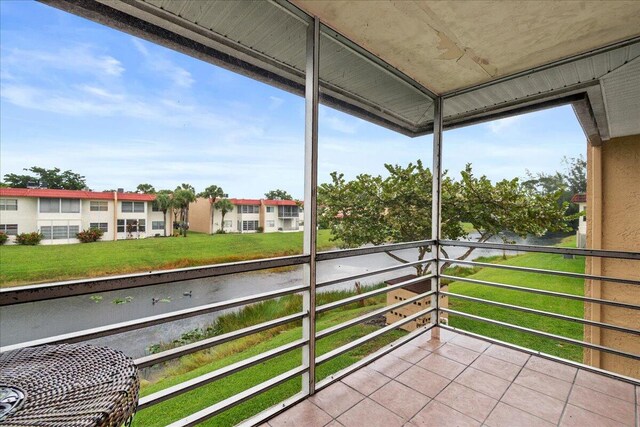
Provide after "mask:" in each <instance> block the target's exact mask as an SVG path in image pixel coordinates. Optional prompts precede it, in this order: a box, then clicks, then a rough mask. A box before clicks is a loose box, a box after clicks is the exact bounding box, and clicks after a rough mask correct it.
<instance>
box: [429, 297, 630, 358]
mask: <svg viewBox="0 0 640 427" xmlns="http://www.w3.org/2000/svg"><path fill="white" fill-rule="evenodd" d="M439 310H440V311H442V312H444V313H449V314H453V315H454V316H461V317H466V318H468V319H473V320H478V321H480V322H485V323H489V324H492V325H496V326H503V327H505V328H509V329H515V330H516V331H520V332H526V333H528V334H533V335H538V336H541V337H545V338H550V339H554V340H558V341H563V342H566V343H569V344H573V345H578V346H582V347H586V348H590V349H593V350H598V351H604V352H606V353H611V354H615V355H617V356H623V357H628V358H630V359H635V360H640V354H634V353H627V352H626V351H620V350H616V349H614V348H610V347H605V346H602V345H598V344H592V343H589V342H586V341H580V340H576V339H573V338H567V337H563V336H562V335H556V334H551V333H549V332H542V331H538V330H537V329H531V328H525V327H524V326H518V325H514V324H511V323H506V322H501V321H499V320H493V319H488V318H486V317H482V316H476V315H474V314H469V313H464V312H462V311H457V310H451V309H449V308H440V309H439Z"/></svg>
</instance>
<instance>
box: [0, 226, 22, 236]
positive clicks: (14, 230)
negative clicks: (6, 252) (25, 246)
mask: <svg viewBox="0 0 640 427" xmlns="http://www.w3.org/2000/svg"><path fill="white" fill-rule="evenodd" d="M0 231H2V232H3V233H4V234H6V235H7V236H17V235H18V224H0Z"/></svg>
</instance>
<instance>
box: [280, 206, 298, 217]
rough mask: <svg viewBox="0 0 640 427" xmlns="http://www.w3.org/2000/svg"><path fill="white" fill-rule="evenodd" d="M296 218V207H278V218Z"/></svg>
mask: <svg viewBox="0 0 640 427" xmlns="http://www.w3.org/2000/svg"><path fill="white" fill-rule="evenodd" d="M297 216H298V207H297V206H278V217H279V218H296V217H297Z"/></svg>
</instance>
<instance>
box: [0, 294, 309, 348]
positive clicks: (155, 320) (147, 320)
mask: <svg viewBox="0 0 640 427" xmlns="http://www.w3.org/2000/svg"><path fill="white" fill-rule="evenodd" d="M307 288H308V286H292V287H289V288H284V289H278V290H276V291H270V292H263V293H260V294H256V295H250V296H247V297H241V298H234V299H230V300H227V301H222V302H216V303H212V304H207V305H202V306H199V307H193V308H187V309H184V310H179V311H172V312H170V313H165V314H159V315H156V316H150V317H144V318H142V319H135V320H129V321H127V322H121V323H115V324H111V325H107V326H100V327H97V328H92V329H85V330H82V331H78V332H71V333H68V334H62V335H57V336H53V337H49V338H42V339H38V340H33V341H27V342H24V343H18V344H13V345H8V346H5V347H0V353H1V352H5V351H12V350H18V349H21V348H25V347H35V346H39V345H45V344H59V343H75V342H80V341H86V340H90V339H94V338H101V337H106V336H109V335H115V334H120V333H123V332H129V331H134V330H136V329H142V328H146V327H149V326H154V325H159V324H162V323H167V322H171V321H174V320H180V319H185V318H189V317H194V316H199V315H201V314H207V313H213V312H215V311H220V310H223V309H226V308H233V307H238V306H241V305H245V304H251V303H254V302H259V301H264V300H267V299H271V298H276V297H280V296H284V295H289V294H294V293H297V292H301V291H304V290H306V289H307Z"/></svg>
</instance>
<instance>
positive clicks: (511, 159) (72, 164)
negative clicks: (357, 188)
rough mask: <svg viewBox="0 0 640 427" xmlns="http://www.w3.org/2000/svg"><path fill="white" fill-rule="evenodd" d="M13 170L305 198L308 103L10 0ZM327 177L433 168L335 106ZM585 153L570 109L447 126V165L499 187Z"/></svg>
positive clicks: (324, 148) (0, 61) (3, 51)
mask: <svg viewBox="0 0 640 427" xmlns="http://www.w3.org/2000/svg"><path fill="white" fill-rule="evenodd" d="M0 19H1V22H0V28H1V29H0V31H1V33H0V68H1V74H0V86H1V88H0V112H1V114H0V173H1V174H2V175H4V174H7V173H21V169H22V168H26V167H30V166H33V165H37V166H43V167H48V168H49V167H59V168H61V169H63V170H65V169H72V170H73V171H75V172H78V173H81V174H82V175H85V176H86V178H87V182H88V184H89V186H90V187H91V188H92V189H94V190H104V189H112V188H117V187H123V188H125V189H127V190H133V189H135V187H136V185H137V184H139V183H142V182H148V183H151V184H153V185H154V186H155V187H156V188H158V189H160V188H169V189H172V188H175V187H176V185H178V184H180V183H182V182H188V183H190V184H192V185H194V186H195V187H196V189H197V190H198V191H200V190H202V189H203V188H204V187H206V186H208V185H211V184H216V185H220V186H222V187H223V188H224V189H225V191H226V192H227V193H229V194H230V196H232V197H261V196H262V194H263V193H264V192H266V191H268V190H270V189H274V188H282V189H285V190H287V191H289V192H290V193H291V194H293V195H294V196H295V197H298V198H301V197H302V195H303V148H304V141H303V139H304V100H303V99H302V98H300V97H298V96H295V95H291V94H289V93H287V92H284V91H281V90H278V89H275V88H272V87H270V86H268V85H265V84H262V83H259V82H256V81H253V80H251V79H248V78H245V77H242V76H240V75H237V74H234V73H232V72H229V71H226V70H224V69H221V68H218V67H215V66H212V65H210V64H207V63H204V62H201V61H198V60H196V59H193V58H191V57H188V56H185V55H182V54H179V53H177V52H173V51H171V50H168V49H165V48H162V47H160V46H156V45H153V44H151V43H148V42H146V41H144V40H141V39H137V38H134V37H132V36H130V35H128V34H124V33H121V32H118V31H115V30H112V29H109V28H106V27H104V26H101V25H98V24H95V23H93V22H90V21H86V20H84V19H81V18H77V17H75V16H73V15H69V14H67V13H64V12H61V11H58V10H57V9H53V8H51V7H48V6H45V5H42V4H39V3H34V2H21V1H20V2H18V1H15V2H14V1H1V2H0ZM319 125H320V147H319V180H320V182H323V181H326V180H327V179H328V177H329V173H330V172H331V171H334V170H337V171H340V172H343V173H345V175H346V176H347V177H348V178H352V177H354V176H356V175H357V174H359V173H371V174H378V173H384V166H383V165H384V163H396V164H407V163H408V162H410V161H415V160H416V159H417V158H421V159H422V160H423V161H424V162H425V163H427V164H430V162H431V150H432V149H431V140H432V138H431V136H425V137H421V138H415V139H412V138H408V137H405V136H402V135H399V134H396V133H394V132H391V131H388V130H386V129H382V128H380V127H378V126H375V125H372V124H370V123H367V122H365V121H363V120H360V119H357V118H354V117H350V116H348V115H345V114H343V113H340V112H338V111H335V110H332V109H329V108H325V107H322V108H321V110H320V123H319ZM585 150H586V142H585V137H584V135H583V133H582V130H581V129H580V127H579V125H578V123H577V120H576V119H575V116H574V114H573V112H572V110H571V108H570V107H568V106H567V107H561V108H556V109H553V110H546V111H541V112H537V113H532V114H528V115H523V116H518V117H512V118H508V119H504V120H499V121H495V122H491V123H486V124H481V125H476V126H471V127H466V128H462V129H457V130H453V131H447V132H446V133H445V136H444V150H443V155H444V167H445V168H446V169H449V170H450V171H451V173H452V174H454V175H455V174H457V172H458V171H459V170H461V169H462V168H463V167H464V165H465V164H466V163H468V162H471V163H473V165H474V169H475V170H476V172H477V173H478V174H486V175H487V176H488V177H489V178H491V179H493V180H498V179H503V178H509V179H510V178H513V177H514V176H523V175H524V174H525V170H526V169H529V170H531V171H533V172H538V171H540V172H553V171H555V170H558V169H561V168H562V165H561V158H562V156H569V157H576V156H578V155H580V154H584V152H585Z"/></svg>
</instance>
